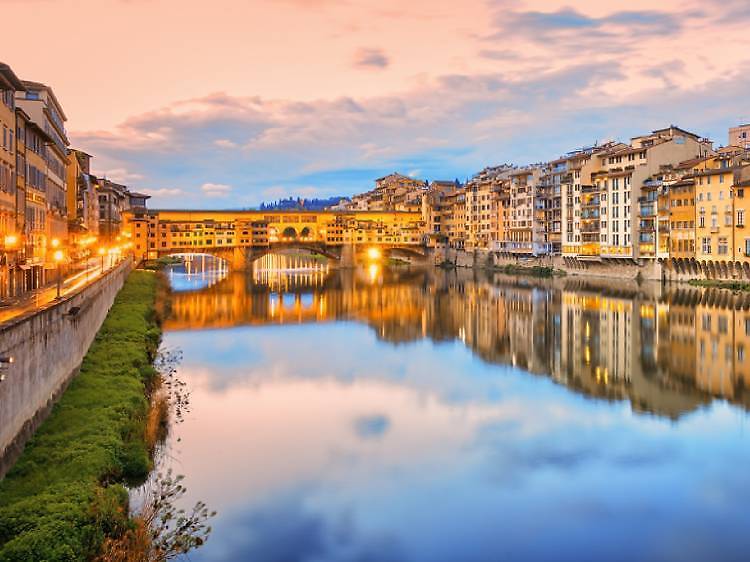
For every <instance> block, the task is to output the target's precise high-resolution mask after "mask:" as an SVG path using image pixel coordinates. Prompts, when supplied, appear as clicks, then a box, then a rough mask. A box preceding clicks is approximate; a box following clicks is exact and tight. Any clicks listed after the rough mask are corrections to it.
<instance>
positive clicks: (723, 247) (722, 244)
mask: <svg viewBox="0 0 750 562" xmlns="http://www.w3.org/2000/svg"><path fill="white" fill-rule="evenodd" d="M728 253H729V246H728V245H727V239H726V237H725V236H722V237H720V238H719V255H722V256H725V255H727V254H728Z"/></svg>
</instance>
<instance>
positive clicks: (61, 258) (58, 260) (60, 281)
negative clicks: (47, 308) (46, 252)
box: [52, 240, 65, 299]
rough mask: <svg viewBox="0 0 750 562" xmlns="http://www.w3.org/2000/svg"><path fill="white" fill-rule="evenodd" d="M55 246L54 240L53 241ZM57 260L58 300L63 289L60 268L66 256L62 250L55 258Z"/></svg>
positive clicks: (58, 251) (54, 255)
mask: <svg viewBox="0 0 750 562" xmlns="http://www.w3.org/2000/svg"><path fill="white" fill-rule="evenodd" d="M52 242H53V244H54V240H53V241H52ZM52 257H54V258H55V263H57V298H58V299H59V298H60V289H61V288H62V272H61V268H60V266H61V265H62V261H63V258H64V257H65V255H64V254H63V251H62V250H57V251H56V252H55V253H54V254H53V256H52Z"/></svg>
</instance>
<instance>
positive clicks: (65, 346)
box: [0, 260, 132, 477]
mask: <svg viewBox="0 0 750 562" xmlns="http://www.w3.org/2000/svg"><path fill="white" fill-rule="evenodd" d="M131 268H132V264H131V262H130V261H129V260H128V261H125V262H123V263H121V264H120V265H119V266H118V267H116V268H114V269H112V270H110V271H109V272H107V273H106V274H105V275H104V277H101V278H98V279H96V280H95V281H92V282H91V283H89V284H87V285H85V286H84V287H82V288H81V289H80V290H78V291H77V292H76V293H74V294H72V295H69V296H66V297H65V298H63V299H62V300H60V301H57V302H54V303H51V304H49V305H47V306H45V307H43V308H42V309H40V310H39V311H35V312H31V313H29V314H27V315H24V316H22V317H19V318H18V319H16V320H12V321H10V322H8V323H6V324H4V325H3V326H1V327H0V358H2V360H3V361H7V360H8V359H11V358H12V361H13V362H12V363H7V362H3V363H0V369H2V371H0V373H2V374H3V375H4V380H3V381H2V382H0V477H2V475H4V474H5V472H6V471H7V469H8V468H9V467H10V466H11V465H12V464H13V462H15V460H16V458H17V457H18V455H19V454H20V453H21V451H22V450H23V446H24V444H25V443H26V441H27V440H28V439H29V437H30V436H31V435H32V434H33V433H34V431H35V430H36V428H37V427H38V426H39V424H40V423H41V422H42V421H44V419H45V418H46V417H47V415H48V414H49V412H50V410H51V409H52V406H53V405H54V404H55V402H56V401H57V399H58V398H59V397H60V395H61V394H62V393H63V392H64V391H65V388H66V387H67V385H68V383H69V382H70V380H71V379H72V377H73V376H74V375H75V374H76V372H77V370H78V368H79V366H80V364H81V361H82V360H83V357H84V355H86V351H87V350H88V348H89V346H90V345H91V342H92V341H93V339H94V336H96V333H97V331H98V330H99V327H100V326H101V325H102V322H103V321H104V318H105V317H106V316H107V312H108V311H109V309H110V307H111V306H112V303H113V302H114V300H115V297H116V296H117V293H118V292H119V291H120V289H121V288H122V285H123V283H124V282H125V278H126V277H127V275H128V273H129V272H130V270H131Z"/></svg>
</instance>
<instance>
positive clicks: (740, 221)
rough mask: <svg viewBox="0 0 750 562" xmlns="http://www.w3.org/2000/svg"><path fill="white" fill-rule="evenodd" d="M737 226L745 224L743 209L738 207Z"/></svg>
mask: <svg viewBox="0 0 750 562" xmlns="http://www.w3.org/2000/svg"><path fill="white" fill-rule="evenodd" d="M737 226H745V210H744V209H739V210H738V211H737Z"/></svg>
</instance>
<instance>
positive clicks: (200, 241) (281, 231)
mask: <svg viewBox="0 0 750 562" xmlns="http://www.w3.org/2000/svg"><path fill="white" fill-rule="evenodd" d="M124 229H125V232H126V233H127V235H128V236H130V237H131V241H132V243H133V248H134V252H135V254H136V257H138V258H145V259H155V258H159V257H162V256H168V255H175V254H210V255H213V256H216V257H218V258H221V259H224V260H226V261H227V262H228V263H229V264H230V266H231V267H232V268H233V269H237V270H241V269H245V268H246V267H247V266H248V264H250V263H251V262H253V261H254V260H256V259H258V258H260V257H262V256H264V255H266V254H269V253H273V252H279V251H283V250H288V249H301V250H306V251H309V252H311V253H317V254H320V255H323V256H325V257H327V258H329V259H331V260H335V261H336V262H338V263H339V264H340V265H341V266H344V267H346V266H352V265H354V264H355V263H356V261H357V257H358V256H359V255H360V254H362V253H364V252H368V251H370V249H371V248H373V247H376V248H378V249H380V251H381V252H382V253H383V255H394V256H399V255H401V256H407V255H408V256H413V257H425V256H426V252H427V250H426V248H425V246H424V243H423V223H422V216H421V214H420V213H416V212H399V211H393V212H391V211H202V210H149V211H146V212H145V213H132V214H128V215H126V217H125V226H124Z"/></svg>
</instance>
